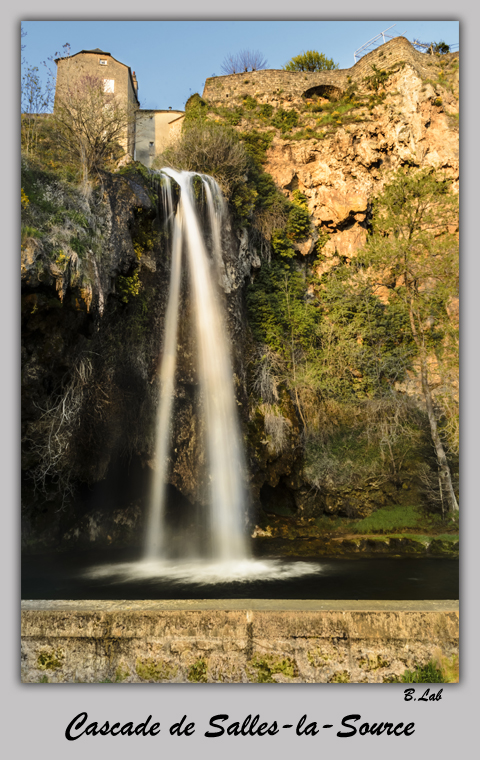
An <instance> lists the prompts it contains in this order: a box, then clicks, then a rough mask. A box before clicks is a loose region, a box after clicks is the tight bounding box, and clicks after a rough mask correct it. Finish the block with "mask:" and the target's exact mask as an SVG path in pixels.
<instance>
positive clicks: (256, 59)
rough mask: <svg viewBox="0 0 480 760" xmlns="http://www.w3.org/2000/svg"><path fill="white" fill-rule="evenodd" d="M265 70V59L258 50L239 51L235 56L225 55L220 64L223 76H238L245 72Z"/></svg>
mask: <svg viewBox="0 0 480 760" xmlns="http://www.w3.org/2000/svg"><path fill="white" fill-rule="evenodd" d="M266 68H267V59H266V58H264V56H263V53H261V52H260V51H259V50H240V52H239V53H236V54H235V55H232V54H230V55H227V56H226V57H225V59H224V61H223V63H222V71H223V73H224V74H240V73H242V72H246V71H260V70H261V69H266Z"/></svg>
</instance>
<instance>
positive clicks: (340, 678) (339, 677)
mask: <svg viewBox="0 0 480 760" xmlns="http://www.w3.org/2000/svg"><path fill="white" fill-rule="evenodd" d="M328 683H350V673H349V672H348V670H337V672H336V673H334V674H333V676H332V677H331V678H329V679H328Z"/></svg>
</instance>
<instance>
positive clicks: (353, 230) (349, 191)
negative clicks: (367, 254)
mask: <svg viewBox="0 0 480 760" xmlns="http://www.w3.org/2000/svg"><path fill="white" fill-rule="evenodd" d="M383 92H384V93H385V98H384V100H383V102H382V103H381V104H378V105H375V106H374V107H373V108H372V109H371V111H370V113H369V117H368V119H367V120H366V121H365V122H363V123H361V124H351V125H348V126H345V127H342V126H340V127H339V129H338V130H337V131H336V132H335V134H333V135H331V136H330V137H327V138H326V139H324V140H322V141H321V142H318V143H317V144H315V145H312V141H310V140H309V141H298V142H297V143H293V144H292V143H285V141H284V140H282V139H281V138H279V137H276V138H274V140H273V144H272V147H271V148H270V149H269V151H268V163H267V164H266V170H267V171H268V172H269V173H270V174H272V176H273V177H274V179H275V181H276V182H277V184H278V185H279V186H280V187H282V188H283V189H284V190H285V191H287V192H288V191H291V190H294V189H299V190H301V191H302V192H303V193H304V194H305V195H306V196H307V198H308V207H309V211H310V213H311V215H312V219H313V222H314V224H315V225H316V227H317V228H320V229H321V230H322V231H326V232H328V233H329V234H330V236H331V237H330V240H329V241H328V243H327V245H326V246H325V248H324V249H323V253H324V254H325V255H326V256H327V257H333V256H342V257H346V258H352V257H353V256H355V251H356V250H357V249H358V248H360V247H362V246H363V244H364V242H365V235H366V232H365V228H366V220H367V217H368V209H369V202H370V199H371V198H372V196H374V195H376V194H377V193H379V192H380V191H381V189H382V187H383V185H384V184H385V179H386V177H387V175H388V174H389V173H390V172H392V171H395V170H396V169H398V168H399V167H401V166H405V165H410V166H418V167H424V166H432V167H437V168H441V169H444V170H445V172H446V173H447V174H448V175H449V176H450V177H452V178H454V179H455V180H456V181H458V172H459V152H458V130H457V128H456V124H455V117H456V116H457V115H458V91H455V89H453V90H452V91H450V90H448V89H445V88H444V87H443V86H441V85H438V84H437V85H435V86H434V85H433V84H431V83H425V81H424V80H423V79H422V78H421V77H420V76H419V74H418V73H417V72H416V71H415V69H414V68H412V67H410V66H409V65H408V64H407V65H405V67H403V68H402V69H400V70H399V71H397V72H395V73H394V74H393V75H392V76H391V77H390V78H389V79H388V81H387V83H386V84H385V89H384V91H383ZM311 247H312V246H311V244H309V243H308V242H307V243H306V244H304V246H303V249H302V253H303V252H305V253H309V252H310V250H311Z"/></svg>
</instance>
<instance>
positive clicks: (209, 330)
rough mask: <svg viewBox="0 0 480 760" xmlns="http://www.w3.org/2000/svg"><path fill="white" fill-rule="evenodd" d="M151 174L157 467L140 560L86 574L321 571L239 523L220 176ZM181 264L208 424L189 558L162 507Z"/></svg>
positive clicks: (232, 576)
mask: <svg viewBox="0 0 480 760" xmlns="http://www.w3.org/2000/svg"><path fill="white" fill-rule="evenodd" d="M157 178H158V180H159V181H158V183H157V184H156V187H157V189H158V190H159V191H160V195H161V202H162V206H163V211H164V216H165V225H166V232H167V235H166V238H167V239H168V243H169V249H168V250H167V256H169V258H170V262H171V269H170V282H169V291H168V301H167V309H166V315H165V327H164V335H163V347H162V354H161V364H160V370H159V373H158V394H159V396H158V408H157V416H156V433H155V467H154V475H153V478H152V487H151V493H150V504H149V509H148V516H147V525H146V535H145V543H144V553H143V559H142V561H134V562H120V563H113V564H102V565H98V566H95V567H92V568H91V569H90V570H89V571H88V572H87V573H86V575H87V577H90V578H97V579H102V578H103V579H109V582H110V583H122V582H123V581H125V580H127V581H129V582H131V581H143V580H148V581H149V582H150V581H152V582H159V583H160V584H163V583H166V582H168V583H169V584H172V586H170V587H175V585H176V584H177V583H181V584H183V583H188V584H194V585H210V584H215V585H218V586H219V588H221V587H222V584H225V583H231V582H234V583H244V582H248V581H258V580H262V581H277V580H286V579H289V578H294V577H301V576H305V575H311V574H312V573H314V574H316V573H319V572H321V566H320V565H318V564H313V563H308V562H299V561H295V562H287V563H285V562H282V561H280V560H278V559H266V560H258V559H252V558H251V557H250V556H249V552H248V550H247V541H246V536H245V529H244V511H245V504H246V494H245V488H244V484H243V473H244V471H245V463H244V457H243V446H242V441H241V434H240V427H239V423H238V416H237V405H236V400H235V394H234V380H233V372H232V366H231V356H230V351H229V342H228V337H227V330H226V324H225V317H224V305H223V298H222V296H221V293H220V284H221V283H222V282H223V281H224V276H225V266H224V262H223V257H222V245H221V240H222V235H221V233H222V224H223V221H224V215H225V208H224V201H223V198H222V194H221V192H220V189H219V187H218V185H217V183H216V182H215V181H214V180H213V179H212V178H211V177H206V176H204V175H200V174H195V173H193V172H179V171H176V170H174V169H162V171H161V172H158V173H157ZM174 183H175V184H176V188H175V196H177V194H178V191H179V197H178V202H177V204H176V206H175V203H174V192H173V186H174ZM199 185H200V189H201V193H200V195H201V197H202V205H200V204H198V203H197V201H196V193H195V187H196V189H197V191H198V190H199ZM200 211H201V212H202V214H200ZM204 218H205V219H204ZM204 223H205V224H204ZM205 232H207V233H208V236H207V235H206V234H205ZM207 237H208V242H209V245H208V246H207V243H206V240H207ZM182 271H183V272H188V275H189V280H188V284H189V291H188V298H189V306H190V308H189V309H188V312H189V313H190V312H191V315H192V316H191V321H192V332H193V338H194V342H195V344H196V357H195V363H196V366H195V368H196V373H197V375H198V381H199V391H200V393H199V397H200V403H199V407H198V413H199V414H200V415H201V416H202V421H203V426H202V427H203V428H204V430H205V438H204V445H205V451H206V464H207V467H208V475H209V479H208V482H209V488H208V491H209V492H208V499H207V502H208V503H207V506H206V507H205V511H204V514H203V515H202V518H203V523H204V525H205V528H206V530H205V533H206V536H205V535H203V533H202V531H200V533H202V539H201V540H202V541H203V543H204V544H205V547H204V550H203V551H202V552H200V556H198V552H197V556H195V557H193V556H192V555H191V554H190V552H189V550H188V543H189V541H188V536H187V535H185V533H183V534H181V536H180V539H179V536H178V534H176V533H174V532H171V531H172V528H171V527H170V526H169V525H168V524H167V514H166V496H167V482H168V479H169V476H170V473H169V471H168V467H169V459H170V457H169V454H170V451H171V447H172V446H173V445H174V444H173V442H172V427H173V414H174V401H175V387H176V386H175V382H176V372H177V350H178V336H179V324H180V315H181V314H182V315H183V313H184V312H185V311H187V310H185V309H184V310H182V304H181V295H183V291H182V287H181V286H182ZM172 544H176V545H177V547H178V545H179V544H180V545H181V546H182V551H183V554H182V556H180V557H179V556H177V554H178V552H177V553H176V554H175V556H173V557H172V556H170V554H169V549H170V547H171V545H172ZM175 551H176V550H175ZM174 553H175V552H174ZM160 588H163V587H162V586H161V587H160ZM154 589H155V587H154V586H153V585H152V590H153V596H155V594H156V593H157V592H156V591H155V590H154ZM159 593H160V594H161V593H163V592H162V591H160V592H159ZM220 595H222V594H220Z"/></svg>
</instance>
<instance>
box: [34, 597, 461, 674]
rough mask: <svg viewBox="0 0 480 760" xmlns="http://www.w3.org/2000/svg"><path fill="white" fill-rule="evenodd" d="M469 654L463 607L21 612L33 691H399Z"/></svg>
mask: <svg viewBox="0 0 480 760" xmlns="http://www.w3.org/2000/svg"><path fill="white" fill-rule="evenodd" d="M457 655H458V602H455V601H451V602H450V601H444V602H442V601H431V602H429V601H426V602H425V601H423V602H415V601H407V602H382V601H379V602H376V601H369V602H358V601H342V602H338V601H337V602H329V601H301V600H299V601H295V600H293V601H281V600H252V599H250V600H246V599H238V600H222V599H215V600H212V601H204V600H199V601H143V602H140V601H138V602H123V601H122V602H108V601H103V602H101V601H98V602H95V601H93V602H81V601H76V602H74V601H70V602H68V601H67V602H63V601H57V602H35V601H30V602H27V601H25V602H22V666H21V667H22V681H23V682H25V683H38V682H42V681H48V682H50V683H67V682H68V683H79V682H84V683H85V682H88V683H98V682H105V681H107V680H108V681H112V682H124V683H142V682H158V681H162V682H172V683H185V682H187V681H207V682H209V683H252V682H253V683H255V682H257V683H258V682H281V683H390V682H392V681H395V680H397V679H398V678H399V677H401V675H402V674H403V673H404V672H405V670H406V669H407V668H408V669H414V668H416V667H418V666H423V665H425V664H427V663H428V662H429V661H430V660H431V659H432V658H435V657H438V656H440V657H445V658H450V659H451V658H455V657H456V656H457Z"/></svg>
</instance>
